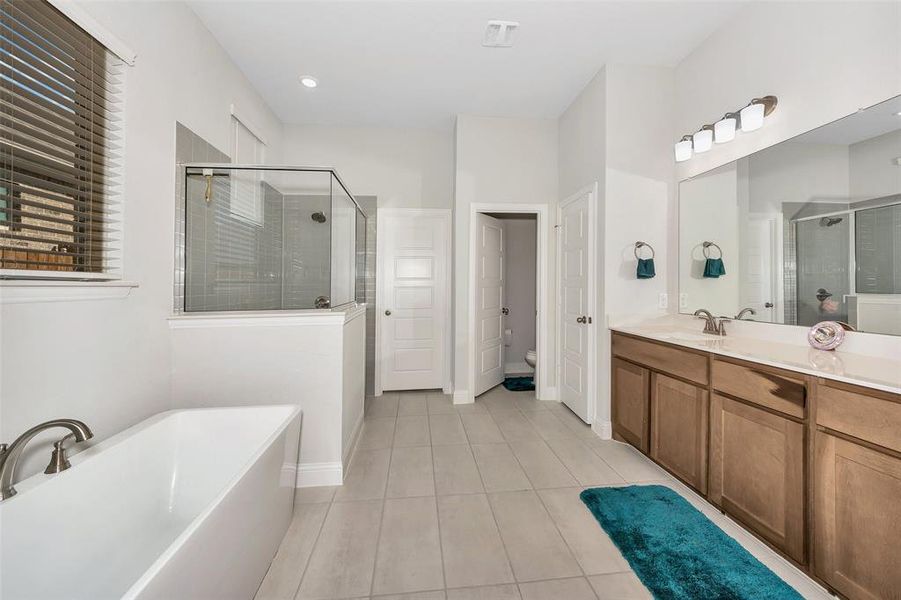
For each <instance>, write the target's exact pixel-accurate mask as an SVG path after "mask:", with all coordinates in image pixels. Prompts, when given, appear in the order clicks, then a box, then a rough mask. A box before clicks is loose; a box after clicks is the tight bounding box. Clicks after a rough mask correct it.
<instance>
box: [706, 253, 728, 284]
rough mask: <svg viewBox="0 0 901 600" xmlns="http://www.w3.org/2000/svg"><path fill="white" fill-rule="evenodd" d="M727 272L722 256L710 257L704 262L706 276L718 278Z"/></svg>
mask: <svg viewBox="0 0 901 600" xmlns="http://www.w3.org/2000/svg"><path fill="white" fill-rule="evenodd" d="M725 274H726V265H724V264H723V259H722V258H708V259H707V260H706V261H705V262H704V277H710V278H713V279H716V278H717V277H720V276H722V275H725Z"/></svg>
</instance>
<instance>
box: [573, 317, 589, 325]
mask: <svg viewBox="0 0 901 600" xmlns="http://www.w3.org/2000/svg"><path fill="white" fill-rule="evenodd" d="M587 321H588V319H587V318H585V317H584V316H582V317H576V323H585V322H587Z"/></svg>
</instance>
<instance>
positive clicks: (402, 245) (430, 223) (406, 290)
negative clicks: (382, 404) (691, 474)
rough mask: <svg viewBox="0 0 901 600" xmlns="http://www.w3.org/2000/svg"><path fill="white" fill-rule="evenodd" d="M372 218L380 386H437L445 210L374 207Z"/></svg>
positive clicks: (442, 334) (440, 383) (441, 379)
mask: <svg viewBox="0 0 901 600" xmlns="http://www.w3.org/2000/svg"><path fill="white" fill-rule="evenodd" d="M378 218H379V222H378V236H379V252H380V253H381V256H379V259H378V260H379V265H380V268H379V273H378V277H379V278H380V279H381V282H380V283H381V285H380V288H381V290H382V292H381V294H380V298H379V305H378V306H377V307H376V311H377V313H376V314H377V318H378V319H380V320H381V323H380V328H379V329H380V356H379V363H380V369H381V371H380V375H381V388H382V389H383V390H419V389H435V388H442V387H444V384H445V379H446V376H445V353H446V348H445V345H446V340H447V338H446V335H447V330H448V328H449V324H448V323H447V303H448V301H449V300H448V299H449V297H450V289H449V288H448V284H447V280H448V277H447V274H448V262H449V259H450V257H449V256H448V254H449V251H448V241H449V236H450V215H449V213H448V212H446V211H426V210H412V209H411V210H410V211H409V212H406V211H402V210H400V211H391V212H385V213H384V214H383V213H382V212H381V211H380V212H379V217H378Z"/></svg>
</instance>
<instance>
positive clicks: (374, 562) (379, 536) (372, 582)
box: [336, 398, 400, 596]
mask: <svg viewBox="0 0 901 600" xmlns="http://www.w3.org/2000/svg"><path fill="white" fill-rule="evenodd" d="M397 405H398V406H396V407H395V411H394V426H395V428H396V427H397V412H398V410H399V406H400V398H398V401H397ZM391 441H392V446H391V448H389V450H388V471H387V472H386V473H385V487H384V488H382V510H381V512H380V513H379V527H378V533H377V534H376V537H375V556H373V557H372V573H371V574H370V577H369V595H370V596H372V594H373V587H374V586H375V570H376V567H377V566H378V562H379V549H380V548H381V547H382V525H383V524H384V522H385V505H386V504H387V503H388V501H387V496H388V479H389V478H390V477H391V462H392V461H393V460H394V445H393V442H394V438H393V437H392V439H391ZM336 493H337V492H336Z"/></svg>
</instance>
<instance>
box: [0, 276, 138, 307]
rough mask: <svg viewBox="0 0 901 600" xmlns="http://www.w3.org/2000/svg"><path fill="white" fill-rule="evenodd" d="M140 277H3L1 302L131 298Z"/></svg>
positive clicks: (25, 302)
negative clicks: (118, 278)
mask: <svg viewBox="0 0 901 600" xmlns="http://www.w3.org/2000/svg"><path fill="white" fill-rule="evenodd" d="M136 287H138V283H137V282H136V281H58V280H55V281H41V280H30V281H29V280H23V279H19V280H9V279H7V280H2V281H0V304H29V303H33V302H75V301H79V300H115V299H121V298H127V297H128V295H129V294H130V293H131V290H133V289H134V288H136Z"/></svg>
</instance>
